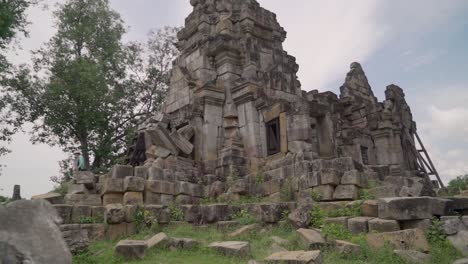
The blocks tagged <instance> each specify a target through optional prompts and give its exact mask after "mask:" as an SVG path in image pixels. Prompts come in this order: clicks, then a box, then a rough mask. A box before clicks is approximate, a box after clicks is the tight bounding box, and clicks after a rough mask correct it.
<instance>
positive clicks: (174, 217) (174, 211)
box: [169, 203, 184, 221]
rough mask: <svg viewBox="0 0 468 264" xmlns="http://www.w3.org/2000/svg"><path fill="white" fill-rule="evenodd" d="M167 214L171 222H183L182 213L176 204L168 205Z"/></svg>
mask: <svg viewBox="0 0 468 264" xmlns="http://www.w3.org/2000/svg"><path fill="white" fill-rule="evenodd" d="M169 212H170V214H171V221H183V220H184V212H183V211H182V209H180V207H179V206H177V204H176V203H173V204H171V205H169Z"/></svg>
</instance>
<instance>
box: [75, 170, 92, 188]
mask: <svg viewBox="0 0 468 264" xmlns="http://www.w3.org/2000/svg"><path fill="white" fill-rule="evenodd" d="M73 178H74V179H75V182H76V183H77V184H83V185H85V186H86V188H88V189H93V188H94V183H95V182H96V180H95V178H94V174H93V173H92V172H90V171H78V172H75V173H74V175H73Z"/></svg>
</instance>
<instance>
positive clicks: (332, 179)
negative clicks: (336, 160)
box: [320, 169, 341, 186]
mask: <svg viewBox="0 0 468 264" xmlns="http://www.w3.org/2000/svg"><path fill="white" fill-rule="evenodd" d="M340 182H341V172H339V171H338V170H335V169H323V170H321V171H320V183H321V184H322V185H332V186H337V185H338V184H340Z"/></svg>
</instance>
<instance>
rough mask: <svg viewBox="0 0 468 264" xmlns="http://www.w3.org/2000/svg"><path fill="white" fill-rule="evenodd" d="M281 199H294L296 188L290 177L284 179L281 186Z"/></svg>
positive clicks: (287, 200) (288, 200) (284, 200)
mask: <svg viewBox="0 0 468 264" xmlns="http://www.w3.org/2000/svg"><path fill="white" fill-rule="evenodd" d="M280 200H281V201H283V202H291V201H293V200H294V190H293V185H292V182H291V180H290V179H287V180H286V181H284V183H283V185H281V188H280Z"/></svg>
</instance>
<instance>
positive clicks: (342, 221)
mask: <svg viewBox="0 0 468 264" xmlns="http://www.w3.org/2000/svg"><path fill="white" fill-rule="evenodd" d="M348 219H349V217H347V216H343V217H328V218H326V219H325V223H326V224H333V225H340V226H343V227H344V228H346V229H347V228H348Z"/></svg>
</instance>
